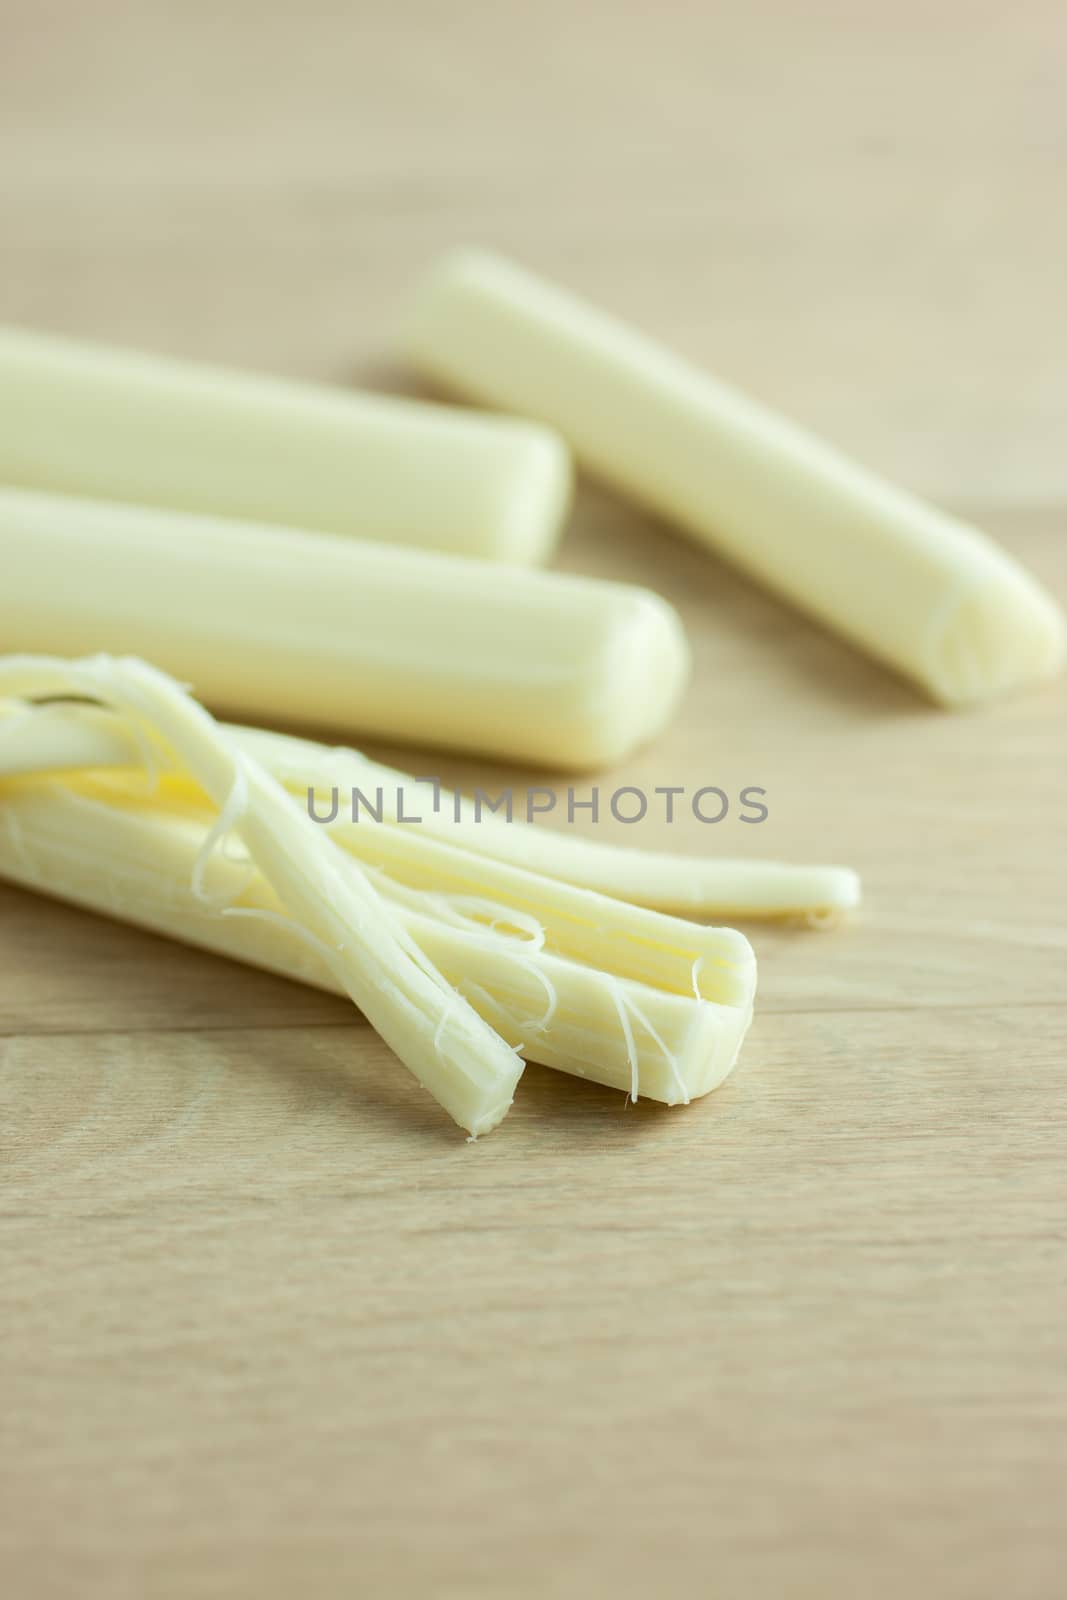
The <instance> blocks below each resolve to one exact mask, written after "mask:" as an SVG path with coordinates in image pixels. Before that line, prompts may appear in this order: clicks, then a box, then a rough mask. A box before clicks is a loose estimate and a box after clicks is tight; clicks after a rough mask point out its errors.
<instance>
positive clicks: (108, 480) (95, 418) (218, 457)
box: [0, 328, 571, 564]
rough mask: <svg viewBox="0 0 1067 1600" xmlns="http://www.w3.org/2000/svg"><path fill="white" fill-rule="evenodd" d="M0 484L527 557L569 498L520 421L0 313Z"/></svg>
mask: <svg viewBox="0 0 1067 1600" xmlns="http://www.w3.org/2000/svg"><path fill="white" fill-rule="evenodd" d="M0 418H2V419H3V421H2V425H0V483H3V482H6V483H10V484H17V485H20V486H22V487H23V488H28V489H40V490H45V491H48V492H52V493H64V494H74V495H81V496H91V497H96V498H100V499H104V500H125V501H135V502H142V503H144V504H146V505H158V506H169V507H172V508H173V509H176V510H182V511H199V512H205V513H208V514H213V515H216V516H232V517H240V518H247V519H248V520H251V521H257V522H276V523H282V524H291V525H293V526H295V527H302V528H314V529H318V530H320V531H322V532H326V533H339V534H356V535H359V536H360V537H362V538H367V539H380V540H383V541H386V542H389V543H397V544H413V545H420V546H424V547H426V548H428V549H435V550H452V551H456V552H458V553H459V554H462V555H470V556H481V557H483V558H485V559H487V560H496V561H508V562H516V563H519V564H528V563H531V562H541V561H544V560H545V559H547V557H548V556H549V555H550V554H551V551H552V549H553V547H554V545H555V543H556V539H557V537H558V535H559V531H560V528H561V526H562V522H563V519H564V517H565V515H566V511H567V507H568V504H569V499H570V476H571V475H570V462H569V458H568V455H567V451H566V449H565V447H564V445H563V443H562V441H561V440H560V439H559V437H558V436H557V435H556V434H554V433H552V432H551V431H550V430H549V429H547V428H544V427H542V426H540V425H538V424H536V423H532V422H519V421H510V420H506V419H503V418H497V417H486V416H479V415H477V414H475V413H473V412H469V411H466V412H465V411H459V410H456V409H455V408H452V407H446V406H439V405H430V404H427V403H424V402H421V401H415V400H406V399H400V398H394V397H390V396H382V395H374V394H368V393H361V392H358V391H354V390H348V389H340V388H337V389H331V388H327V387H323V386H316V385H312V384H300V383H291V382H285V381H283V380H281V379H277V378H269V377H265V376H262V375H257V374H253V373H240V372H230V371H226V370H223V369H221V368H217V367H210V366H196V365H194V364H191V363H186V362H181V361H174V360H170V359H168V358H166V357H163V356H150V355H141V354H137V353H135V352H133V351H127V350H112V349H108V348H105V347H102V346H96V345H91V344H80V343H77V342H75V341H74V340H69V339H58V338H53V337H50V336H48V335H45V334H38V333H31V332H29V331H26V330H22V329H18V328H0Z"/></svg>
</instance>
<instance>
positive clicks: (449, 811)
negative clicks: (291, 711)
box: [0, 704, 860, 926]
mask: <svg viewBox="0 0 1067 1600" xmlns="http://www.w3.org/2000/svg"><path fill="white" fill-rule="evenodd" d="M228 731H229V733H230V734H231V735H232V737H233V738H234V740H235V741H236V743H237V744H238V746H239V747H240V748H241V749H242V750H244V751H245V752H246V753H247V754H249V755H251V756H253V757H254V758H255V759H256V760H257V761H259V762H260V763H261V765H262V766H263V767H264V768H265V769H266V770H267V771H268V772H270V773H271V775H272V776H273V777H275V778H276V779H277V780H278V781H279V783H282V784H283V785H284V786H285V787H286V788H287V789H288V790H289V791H290V792H291V793H293V794H296V795H299V796H300V797H301V798H302V799H303V800H304V801H305V803H309V805H310V807H311V808H312V809H313V810H314V814H315V816H316V817H320V818H321V817H327V816H329V815H330V814H331V813H332V812H333V810H334V809H335V803H336V811H337V817H336V820H335V821H334V822H332V823H331V824H330V827H331V828H332V830H333V833H334V836H335V837H336V838H337V839H338V840H339V842H340V843H341V844H342V845H343V846H344V847H346V848H350V847H351V844H352V841H353V840H354V839H355V838H356V837H357V835H356V834H355V832H354V829H355V828H356V827H359V828H361V829H363V831H364V832H365V833H368V834H369V837H367V838H366V839H364V840H363V843H362V848H361V849H359V850H356V851H355V853H356V854H359V855H361V856H362V857H363V858H364V859H365V860H367V861H370V862H372V863H374V862H377V861H378V858H377V856H376V854H375V850H376V844H375V836H374V832H373V829H374V827H375V826H376V824H375V823H374V821H373V818H374V817H375V816H378V817H380V820H381V822H382V824H383V825H384V826H386V827H402V828H405V829H407V828H408V827H410V824H409V823H403V822H400V821H399V820H398V812H399V811H400V810H401V809H402V810H403V811H404V814H405V815H408V814H410V812H411V809H412V806H413V804H414V805H415V806H417V807H418V815H419V825H420V827H421V828H422V829H423V830H424V831H425V832H426V833H428V834H430V835H432V836H433V837H435V838H440V839H443V840H446V841H447V842H448V843H450V844H453V845H455V846H457V847H458V848H460V849H462V850H466V851H469V852H472V853H473V854H476V855H480V856H485V857H489V858H491V859H493V860H496V861H502V862H506V863H509V864H510V865H512V866H517V867H525V868H527V869H528V870H529V871H531V872H536V873H539V874H541V875H542V876H544V877H548V878H558V879H561V880H562V881H564V882H565V883H571V884H576V885H578V886H580V887H582V888H586V889H595V890H597V891H598V892H599V893H601V894H605V895H612V896H614V897H615V898H617V899H620V900H629V901H631V902H633V903H634V904H635V905H639V906H648V907H650V908H652V909H654V910H658V911H670V912H675V913H677V914H679V915H681V916H693V917H707V916H745V917H783V916H790V917H796V916H801V917H805V918H807V919H808V920H809V921H811V922H812V923H813V924H815V925H819V926H822V925H825V924H826V923H828V922H830V921H832V920H834V919H835V918H836V917H838V916H840V915H841V914H842V913H844V912H846V911H851V910H854V909H855V908H856V906H858V905H859V903H860V882H859V879H858V877H857V875H856V873H855V872H853V871H852V870H851V868H849V867H841V866H819V865H811V866H809V865H795V864H792V863H788V862H781V861H760V860H730V859H725V858H722V857H708V856H693V855H668V854H667V853H665V852H663V851H654V850H641V849H637V848H634V847H623V846H618V845H611V844H605V843H602V842H601V841H600V840H597V839H591V838H588V837H586V836H584V835H579V834H565V833H561V832H559V830H557V829H553V828H549V827H545V826H540V825H539V826H537V827H531V826H530V825H529V824H528V823H526V822H523V821H521V820H512V821H508V820H507V819H506V817H505V816H504V815H502V814H500V813H498V812H496V811H492V810H489V809H488V807H487V806H485V805H483V803H482V802H481V801H480V800H479V799H478V798H477V797H476V798H475V799H473V800H472V799H468V798H465V797H463V796H461V795H458V794H455V793H453V792H451V791H450V790H447V789H444V788H439V789H437V790H436V791H434V790H431V789H427V788H425V787H424V786H423V785H421V784H420V782H419V780H417V779H416V778H414V777H412V776H411V775H410V774H409V773H405V772H400V771H398V770H397V769H396V768H394V767H387V766H383V765H382V764H381V763H380V762H376V761H371V760H369V759H368V758H367V757H366V756H364V755H361V754H359V753H358V752H357V751H355V750H345V749H340V748H336V747H330V746H327V745H322V744H316V743H314V742H313V741H312V740H310V739H297V738H293V737H292V736H290V735H286V734H280V733H269V732H267V730H266V729H263V728H246V727H240V726H238V725H234V724H229V725H228ZM139 760H140V754H139V751H138V749H137V746H136V744H135V743H134V742H133V741H132V740H131V739H130V738H129V736H128V735H127V734H126V733H125V732H124V731H123V728H122V724H121V723H120V722H119V720H118V719H117V718H115V717H114V716H113V715H112V714H111V713H109V712H106V711H103V710H101V709H99V708H97V707H93V706H71V705H65V704H50V705H41V706H34V707H29V706H23V707H21V708H19V709H16V708H14V707H13V706H10V707H7V708H4V707H0V777H2V776H4V775H8V776H16V775H18V774H27V773H47V772H64V771H76V770H77V769H79V768H105V767H124V766H131V765H132V766H136V765H137V763H138V762H139ZM353 796H355V810H356V821H355V822H351V818H352V813H353ZM405 797H406V798H405ZM413 797H414V798H413ZM420 797H421V801H422V803H421V804H420V803H419V802H420ZM435 798H436V801H437V804H436V806H435V805H434V803H433V802H434V799H435ZM487 798H488V799H491V800H493V801H494V803H499V796H488V797H487ZM368 808H369V809H368ZM361 815H362V816H363V817H364V819H365V818H366V817H367V816H368V815H369V816H370V817H371V820H370V821H366V820H359V819H360V816H361ZM346 819H347V820H346ZM378 864H380V863H378Z"/></svg>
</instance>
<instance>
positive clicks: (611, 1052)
mask: <svg viewBox="0 0 1067 1600" xmlns="http://www.w3.org/2000/svg"><path fill="white" fill-rule="evenodd" d="M203 838H204V829H203V826H202V825H201V823H199V822H198V821H197V820H196V819H195V818H191V817H189V816H187V815H183V814H181V813H178V812H174V811H171V810H169V809H167V808H166V807H165V806H164V804H162V803H161V802H160V800H159V798H158V797H154V796H151V795H147V794H145V793H143V792H142V793H141V794H138V793H136V791H135V790H134V789H133V787H132V786H127V788H126V791H125V793H123V792H122V789H121V787H115V786H111V787H107V786H102V785H100V784H94V783H93V782H92V781H91V780H90V781H88V782H86V781H84V780H83V781H81V782H75V783H69V782H64V781H62V780H57V779H55V778H51V779H48V778H37V779H22V780H19V781H16V782H6V783H4V784H3V785H2V786H0V876H3V877H6V878H8V879H10V880H11V881H13V882H16V883H19V884H22V885H23V886H24V887H27V888H31V889H35V890H37V891H40V892H44V893H48V894H53V895H56V896H57V897H59V898H61V899H63V900H66V901H69V902H72V903H74V904H77V905H80V906H84V907H86V908H87V909H89V910H93V911H99V912H103V913H105V914H107V915H110V916H115V917H120V918H121V919H122V920H124V921H127V922H132V923H135V924H137V925H138V926H141V927H146V928H149V929H151V930H153V931H154V932H157V933H161V934H164V935H167V936H169V937H171V938H176V939H181V940H183V941H185V942H186V943H191V944H195V945H199V946H201V947H203V948H205V949H209V950H213V951H215V952H217V953H219V954H221V955H224V956H228V957H230V958H232V959H235V960H240V961H244V962H247V963H250V964H251V965H253V966H259V967H264V968H266V969H268V970H270V971H273V972H278V973H281V974H282V975H283V976H285V977H289V978H293V979H296V980H297V981H299V982H304V983H310V984H314V985H316V986H318V987H320V988H323V989H328V990H331V991H333V992H336V993H339V992H343V986H342V985H341V984H340V982H339V981H338V978H337V976H336V974H335V973H334V971H333V969H332V968H331V966H330V964H329V963H328V962H326V961H325V960H324V959H323V955H322V953H321V951H320V949H319V948H318V947H317V945H316V944H315V943H314V942H309V941H308V939H307V937H306V935H304V934H303V933H302V931H301V929H300V928H299V926H298V925H296V924H294V923H293V921H292V919H291V918H289V917H287V916H285V914H284V912H283V908H282V906H281V903H280V901H279V900H278V899H277V897H276V895H274V893H273V891H272V890H271V888H270V886H269V885H268V884H267V883H266V882H265V880H264V879H263V877H262V876H261V875H260V874H259V873H258V872H255V873H253V875H252V876H251V878H250V877H249V874H248V870H247V866H246V864H245V863H244V862H241V861H235V860H232V859H229V858H228V856H227V855H226V854H223V853H222V852H217V853H216V854H214V855H213V856H212V857H211V858H210V861H209V862H208V864H207V868H206V871H205V876H204V889H205V894H204V895H203V896H201V897H197V895H196V894H195V893H194V892H193V890H192V887H191V883H192V874H193V868H194V865H195V863H196V861H197V858H198V856H199V853H200V851H201V849H202V844H203ZM375 881H376V884H377V886H378V888H379V891H380V893H381V894H382V896H383V897H384V898H385V899H386V901H387V902H389V903H390V905H391V908H392V909H393V911H394V913H395V915H396V916H397V919H398V920H399V921H400V922H401V923H402V925H403V926H404V928H405V929H406V931H407V932H408V933H409V934H410V935H411V936H412V937H413V938H414V939H415V941H416V942H417V944H418V946H419V948H420V949H421V950H422V951H423V952H424V953H425V954H426V956H427V957H428V958H429V959H430V960H431V961H432V962H433V964H434V966H435V967H437V969H438V970H439V971H440V972H441V973H442V975H443V976H444V977H445V978H446V979H447V980H448V981H449V982H450V983H452V984H454V985H455V986H456V987H457V988H458V989H459V990H460V991H461V992H462V993H464V994H465V995H466V996H467V998H468V999H469V1000H470V1003H471V1005H472V1006H473V1007H474V1009H475V1010H476V1011H478V1012H479V1014H480V1015H481V1016H482V1017H483V1018H484V1019H485V1021H486V1022H487V1023H489V1025H490V1026H492V1027H493V1028H495V1029H497V1030H498V1031H499V1032H500V1033H501V1034H502V1036H503V1037H504V1038H505V1039H506V1040H507V1041H508V1042H509V1043H512V1042H513V1041H514V1043H515V1045H516V1047H519V1046H521V1053H522V1055H523V1056H524V1057H525V1058H526V1059H527V1060H532V1061H539V1062H542V1063H543V1064H544V1065H546V1066H550V1067H555V1068H557V1069H559V1070H562V1071H564V1072H569V1073H574V1074H577V1075H578V1076H580V1077H584V1078H589V1079H591V1080H593V1081H595V1082H598V1083H604V1084H607V1085H609V1086H611V1087H614V1088H621V1089H625V1090H627V1091H629V1092H634V1091H635V1090H636V1092H637V1093H639V1094H640V1095H641V1096H643V1097H647V1098H651V1099H655V1100H660V1101H663V1102H664V1103H666V1104H669V1105H673V1104H678V1103H680V1102H685V1101H687V1100H690V1099H695V1098H697V1097H698V1096H700V1095H704V1094H707V1093H708V1092H709V1091H710V1090H711V1089H714V1088H715V1087H717V1086H718V1084H719V1083H721V1082H722V1080H723V1078H724V1077H725V1076H726V1075H727V1073H728V1072H729V1071H730V1069H731V1067H732V1066H733V1064H734V1062H735V1060H736V1058H737V1054H738V1050H739V1048H740V1045H741V1041H742V1039H743V1037H744V1033H745V1031H746V1028H747V1026H748V1022H749V1018H750V1016H751V1005H750V1004H748V1005H746V1006H728V1005H719V1004H715V1003H713V1002H709V1001H707V1000H698V999H695V998H693V997H692V996H691V995H689V996H686V995H675V994H671V993H667V992H665V991H663V990H660V989H657V988H654V987H652V986H650V985H648V984H644V983H639V982H636V981H633V980H631V979H626V978H622V979H620V978H617V977H615V976H613V975H612V974H611V973H610V972H607V971H602V970H599V969H597V968H594V967H589V966H586V965H584V964H582V963H579V962H575V961H571V960H568V959H566V958H564V957H561V956H559V955H557V954H555V953H553V952H551V951H550V950H549V949H548V948H547V947H545V946H536V945H534V944H532V943H529V942H528V941H526V940H525V939H521V938H517V937H514V936H510V934H509V933H507V932H504V931H502V930H501V928H500V927H499V925H498V927H497V928H496V929H495V930H494V929H491V928H489V927H487V926H483V927H476V926H475V925H474V924H473V923H470V924H469V925H467V926H462V925H459V924H458V923H457V924H456V925H453V924H450V923H449V922H448V921H446V920H444V917H443V914H442V911H441V910H435V903H434V901H433V900H432V899H431V897H428V896H412V897H410V902H409V901H408V900H405V899H403V898H400V899H394V898H393V895H394V894H395V893H399V887H398V886H396V885H394V884H392V883H391V880H389V879H388V878H386V877H384V876H379V877H378V878H376V880H375ZM414 903H419V904H420V905H421V909H413V904H414ZM445 909H447V908H445ZM500 911H501V913H502V914H505V908H503V907H501V908H500ZM620 1005H621V1006H622V1008H623V1011H624V1014H625V1015H626V1017H627V1018H628V1021H629V1032H630V1037H631V1038H632V1041H633V1049H632V1050H631V1049H630V1048H629V1047H628V1044H627V1036H626V1033H625V1032H624V1031H623V1029H622V1028H621V1027H620V1024H619V1012H618V1007H619V1006H620Z"/></svg>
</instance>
